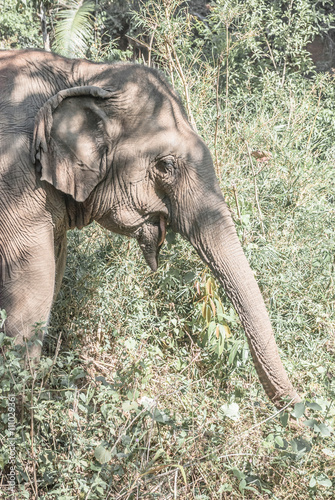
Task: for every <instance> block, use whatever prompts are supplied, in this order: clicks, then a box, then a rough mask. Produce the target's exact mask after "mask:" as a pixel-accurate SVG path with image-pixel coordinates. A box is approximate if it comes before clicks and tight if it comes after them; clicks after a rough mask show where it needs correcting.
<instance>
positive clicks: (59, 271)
mask: <svg viewBox="0 0 335 500" xmlns="http://www.w3.org/2000/svg"><path fill="white" fill-rule="evenodd" d="M66 249H67V237H66V231H64V233H62V235H61V236H60V237H58V238H56V239H55V258H56V285H55V293H54V299H56V298H57V295H58V292H59V290H60V287H61V284H62V280H63V276H64V271H65V265H66Z"/></svg>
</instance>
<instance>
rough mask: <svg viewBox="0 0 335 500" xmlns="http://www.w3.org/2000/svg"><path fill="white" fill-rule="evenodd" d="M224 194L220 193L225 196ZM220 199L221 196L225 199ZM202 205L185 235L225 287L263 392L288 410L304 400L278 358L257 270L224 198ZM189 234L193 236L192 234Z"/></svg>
mask: <svg viewBox="0 0 335 500" xmlns="http://www.w3.org/2000/svg"><path fill="white" fill-rule="evenodd" d="M220 195H221V193H220ZM220 197H221V196H220ZM201 202H202V206H201V207H199V206H198V207H196V208H197V209H196V210H195V211H194V212H193V213H195V214H197V213H198V215H195V218H194V219H193V221H192V224H191V225H190V226H189V228H188V231H187V230H185V228H184V231H182V232H183V233H184V236H186V237H187V238H188V239H189V240H190V241H191V243H192V245H193V246H194V247H195V249H196V250H197V252H198V254H199V255H200V257H201V259H202V260H203V261H204V262H205V263H206V264H207V265H208V266H209V267H210V269H211V270H212V271H213V273H214V275H215V276H216V278H217V279H218V281H219V282H220V283H221V285H222V286H223V288H224V289H225V291H226V293H227V296H228V297H229V299H230V300H231V302H232V304H233V306H234V307H235V309H236V311H237V313H238V315H239V318H240V321H241V323H242V326H243V327H244V330H245V333H246V336H247V338H248V343H249V347H250V351H251V354H252V358H253V361H254V364H255V367H256V371H257V374H258V376H259V379H260V381H261V383H262V385H263V387H264V390H265V392H266V394H267V395H268V397H269V398H270V399H271V400H272V402H273V403H274V404H275V405H276V406H277V407H278V408H280V407H282V406H283V401H282V399H283V398H284V397H285V396H286V397H287V396H288V397H289V398H291V399H292V400H293V402H298V401H300V398H299V396H298V394H297V393H296V391H295V390H294V389H293V387H292V384H291V382H290V381H289V379H288V376H287V374H286V372H285V369H284V367H283V365H282V362H281V359H280V357H279V353H278V348H277V345H276V342H275V338H274V334H273V330H272V327H271V324H270V319H269V316H268V313H267V310H266V307H265V304H264V300H263V297H262V295H261V292H260V290H259V287H258V285H257V282H256V280H255V278H254V275H253V272H252V270H251V268H250V266H249V264H248V261H247V259H246V257H245V255H244V253H243V250H242V247H241V244H240V242H239V239H238V236H237V233H236V229H235V226H234V223H233V220H232V217H231V214H230V212H229V209H228V207H227V205H226V204H225V202H224V200H223V198H222V197H221V200H220V199H219V198H218V196H215V195H214V199H213V193H212V196H210V197H208V196H207V197H206V196H203V197H202V199H201ZM187 233H189V234H187Z"/></svg>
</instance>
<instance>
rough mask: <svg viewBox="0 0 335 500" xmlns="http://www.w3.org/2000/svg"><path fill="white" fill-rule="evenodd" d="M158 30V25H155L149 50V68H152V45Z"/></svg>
mask: <svg viewBox="0 0 335 500" xmlns="http://www.w3.org/2000/svg"><path fill="white" fill-rule="evenodd" d="M156 29H157V24H155V25H154V28H153V30H152V33H151V37H150V42H149V50H148V66H149V67H150V66H151V52H152V44H153V41H154V36H155V31H156Z"/></svg>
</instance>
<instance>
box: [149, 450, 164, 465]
mask: <svg viewBox="0 0 335 500" xmlns="http://www.w3.org/2000/svg"><path fill="white" fill-rule="evenodd" d="M164 453H165V450H163V448H159V449H158V450H157V451H156V453H155V454H154V456H153V457H152V462H156V460H157V459H158V458H159V457H160V456H162V455H163V454H164Z"/></svg>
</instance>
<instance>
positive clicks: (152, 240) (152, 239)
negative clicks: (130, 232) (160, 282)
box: [135, 214, 168, 272]
mask: <svg viewBox="0 0 335 500" xmlns="http://www.w3.org/2000/svg"><path fill="white" fill-rule="evenodd" d="M167 225H168V221H167V218H166V216H165V215H163V214H159V217H158V220H155V221H149V222H147V223H146V224H145V225H143V226H142V227H141V228H140V229H139V231H138V232H137V234H136V235H135V237H136V239H137V241H138V244H139V245H140V248H141V250H142V252H143V256H144V258H145V261H146V263H147V264H148V265H149V267H150V269H151V270H152V271H154V272H155V271H157V268H158V255H159V251H160V249H161V247H162V245H163V243H164V240H165V236H166V228H167Z"/></svg>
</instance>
